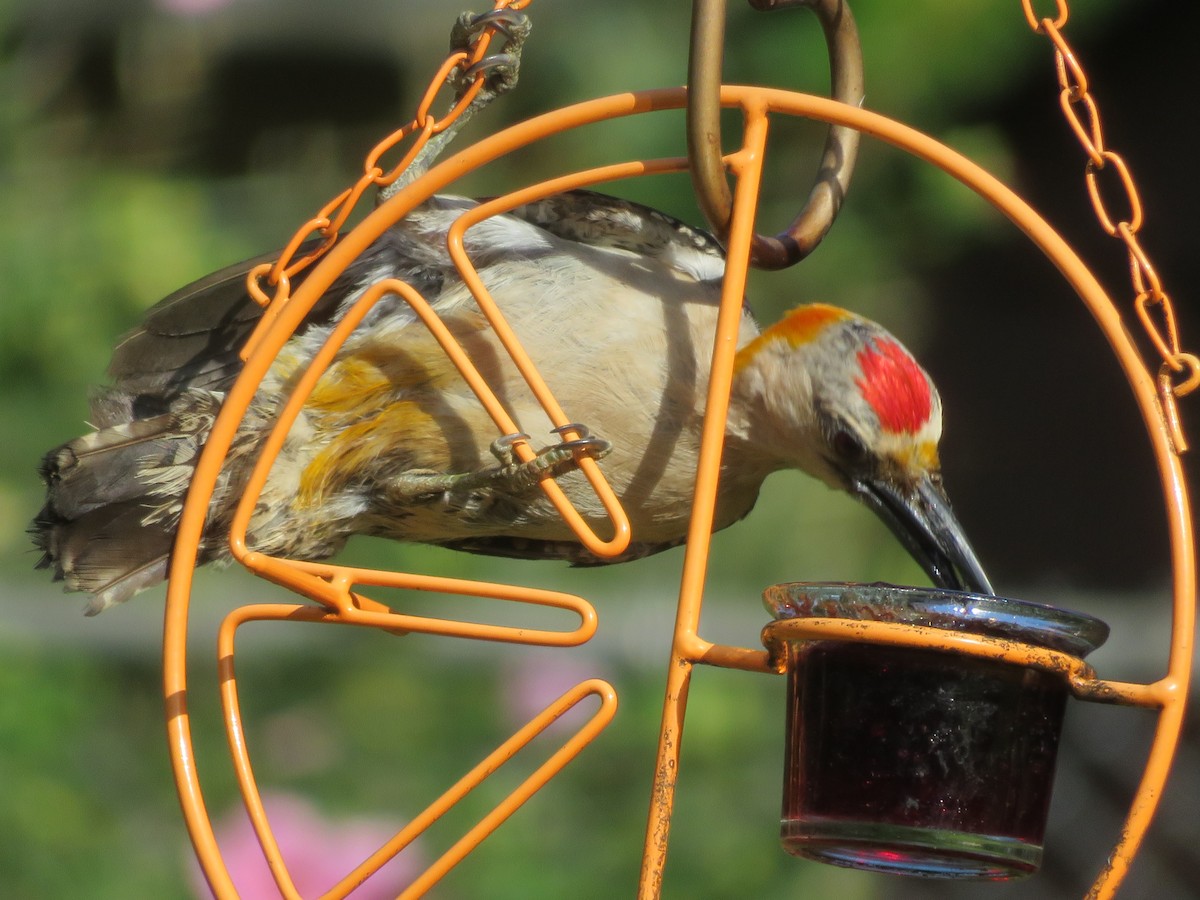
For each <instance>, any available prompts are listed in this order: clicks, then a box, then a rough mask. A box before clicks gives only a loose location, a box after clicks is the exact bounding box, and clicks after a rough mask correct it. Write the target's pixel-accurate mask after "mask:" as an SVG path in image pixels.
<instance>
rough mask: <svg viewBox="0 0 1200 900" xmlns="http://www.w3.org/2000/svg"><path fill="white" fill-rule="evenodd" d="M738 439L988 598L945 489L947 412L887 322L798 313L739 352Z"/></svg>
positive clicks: (940, 579) (944, 578) (830, 310)
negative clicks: (854, 502)
mask: <svg viewBox="0 0 1200 900" xmlns="http://www.w3.org/2000/svg"><path fill="white" fill-rule="evenodd" d="M730 424H731V433H740V435H741V436H743V437H744V438H745V439H746V440H747V441H749V442H750V444H751V445H753V446H754V447H755V448H756V452H762V453H764V454H766V457H767V460H768V462H767V465H769V466H772V467H775V468H791V467H794V468H799V469H801V470H803V471H805V472H807V473H809V474H810V475H813V476H815V477H817V478H820V479H821V480H822V481H824V482H825V483H826V484H829V485H830V486H832V487H835V488H838V489H841V490H844V491H847V492H849V493H850V494H852V495H854V496H855V497H857V498H858V499H860V500H862V501H863V502H864V503H865V504H866V505H867V506H869V507H870V508H871V509H873V510H874V511H875V513H876V514H877V515H878V516H879V517H880V518H881V519H883V521H884V522H886V523H887V525H888V527H889V528H891V530H892V531H893V533H895V535H896V536H897V537H898V538H899V539H900V541H901V543H903V544H904V546H905V548H906V549H907V550H908V551H909V552H910V553H911V554H912V555H913V557H914V558H915V559H916V560H917V562H919V563H920V564H921V566H922V568H924V569H925V571H926V573H927V574H928V575H929V577H930V578H931V579H932V580H933V581H934V583H935V584H937V585H939V586H941V587H948V588H954V589H958V590H969V591H976V592H981V593H989V594H990V593H992V588H991V585H990V584H989V583H988V579H987V576H986V575H985V574H984V572H983V569H982V567H981V566H980V564H979V560H978V559H977V558H976V556H975V553H974V551H973V550H972V549H971V545H970V544H969V543H968V541H967V539H966V536H965V534H964V533H963V530H962V527H961V526H960V525H959V524H958V521H957V520H956V519H955V517H954V514H953V512H952V511H951V509H950V502H949V500H948V499H947V497H946V493H945V491H944V489H943V488H942V477H941V467H940V463H939V460H938V440H939V439H940V438H941V434H942V404H941V400H940V399H939V397H938V393H937V389H936V388H934V386H933V382H932V381H930V379H929V376H928V375H927V374H926V373H925V371H924V370H923V369H922V368H921V367H920V366H919V365H918V364H917V362H916V361H915V360H914V359H913V358H912V356H911V355H910V354H909V352H908V351H907V350H905V349H904V347H903V346H902V345H901V344H900V342H899V341H897V340H896V339H895V338H894V337H892V336H891V335H890V334H889V333H888V332H887V331H885V330H884V329H883V328H882V327H880V326H879V325H876V324H875V323H874V322H871V321H868V320H867V319H863V318H860V317H859V316H856V315H854V314H853V313H849V312H847V311H845V310H842V309H838V308H836V307H833V306H825V305H820V304H817V305H812V306H802V307H799V308H798V309H795V310H793V311H792V312H791V313H789V314H788V315H787V316H785V317H784V318H783V319H782V320H780V321H779V322H777V323H775V324H774V325H772V326H771V327H769V328H767V329H766V330H765V331H764V332H763V333H762V334H761V335H759V336H758V337H756V338H754V339H753V340H751V341H750V342H749V343H747V344H746V345H745V346H743V347H742V348H741V350H739V351H738V356H737V362H736V367H735V372H734V387H733V399H732V400H731V409H730Z"/></svg>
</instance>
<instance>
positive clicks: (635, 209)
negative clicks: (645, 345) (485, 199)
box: [93, 191, 724, 427]
mask: <svg viewBox="0 0 1200 900" xmlns="http://www.w3.org/2000/svg"><path fill="white" fill-rule="evenodd" d="M470 205H472V202H471V201H466V200H459V199H458V198H448V197H447V198H440V197H439V198H434V200H433V201H431V203H430V205H429V208H430V209H438V210H442V211H454V210H456V209H466V208H469V206H470ZM510 215H512V216H513V217H514V218H516V219H519V220H521V221H524V222H526V223H528V224H530V225H534V226H536V227H537V228H539V229H541V230H542V231H544V232H547V233H548V234H551V235H553V236H555V237H557V238H560V239H562V240H567V241H573V242H575V243H579V244H585V245H590V246H594V247H603V248H609V249H617V250H624V251H628V252H631V253H636V254H639V255H643V256H647V257H653V258H656V259H658V260H660V261H661V262H663V263H664V264H666V265H668V266H669V267H671V268H674V269H676V270H678V271H680V272H682V273H684V274H687V275H689V276H691V277H693V278H695V279H696V280H698V281H712V280H717V279H719V278H720V277H721V275H722V274H723V271H724V252H723V251H722V249H721V246H720V244H719V243H717V241H716V239H715V238H713V237H712V236H711V235H708V234H706V233H705V232H703V231H699V230H697V229H694V228H691V227H690V226H688V225H686V224H684V223H683V222H680V221H679V220H677V219H674V218H672V217H670V216H668V215H665V214H664V213H661V212H659V211H658V210H654V209H651V208H650V207H647V206H642V205H641V204H638V203H634V202H632V201H629V200H622V199H619V198H616V197H610V196H607V195H605V194H599V193H595V192H593V191H570V192H567V193H563V194H557V195H555V196H552V197H548V198H546V199H544V200H540V201H536V202H534V203H529V204H526V205H524V206H520V207H517V208H516V209H514V210H513V211H512V212H511V213H510ZM438 221H439V222H442V221H444V219H441V218H439V219H438ZM424 229H425V223H424V222H423V210H422V208H418V209H417V210H414V211H413V213H410V215H409V217H408V218H407V219H404V220H401V221H400V222H399V223H397V225H396V226H394V227H393V228H392V229H390V230H389V232H388V233H387V234H386V235H385V236H384V237H382V238H380V240H378V241H376V242H375V244H373V245H372V246H371V247H370V248H368V250H366V251H365V252H364V253H363V254H362V255H361V256H360V257H359V258H358V259H357V260H355V261H354V262H353V263H352V264H351V265H350V266H348V267H347V268H346V270H345V271H344V272H343V273H342V274H341V275H340V276H339V277H338V278H337V280H336V281H334V283H333V284H332V285H331V286H330V287H329V289H328V290H327V291H326V292H325V293H324V295H323V296H322V297H321V299H320V300H318V301H317V303H316V305H315V306H314V307H313V309H312V310H311V311H310V312H309V314H308V316H307V317H306V319H305V325H304V328H305V329H307V328H309V327H312V326H313V325H318V324H322V323H325V322H328V321H330V320H331V319H334V318H336V316H337V314H338V311H339V309H340V307H341V305H342V301H343V300H345V299H346V297H347V296H349V295H351V294H353V293H354V292H355V291H356V290H357V289H360V288H361V287H362V286H363V282H364V280H366V279H367V278H368V276H370V275H373V274H377V273H379V272H380V271H387V272H388V274H395V275H396V276H398V277H401V278H405V279H406V280H409V281H410V283H413V286H414V287H415V288H417V290H419V291H421V292H422V293H423V294H425V296H426V297H427V298H428V299H431V300H433V299H436V298H435V297H432V296H430V294H431V292H436V291H437V290H438V289H439V288H440V287H441V284H442V282H443V281H444V279H445V278H446V276H447V275H448V274H449V271H451V266H450V263H449V261H448V260H447V259H445V254H444V252H442V251H441V250H440V248H438V247H437V243H436V242H431V241H429V240H428V235H427V234H425V233H424ZM318 241H319V239H314V240H312V241H309V242H307V243H305V244H303V245H301V247H300V249H299V250H298V251H297V256H303V255H304V254H306V253H308V252H309V251H310V250H312V249H314V248H315V247H316V245H317V243H318ZM431 243H433V244H434V246H433V247H431V246H430V244H431ZM431 250H433V251H434V253H432V254H431ZM278 256H279V254H278V253H270V254H264V255H262V256H258V257H255V258H254V259H249V260H246V261H244V262H240V263H236V264H235V265H232V266H228V267H227V268H224V269H221V270H220V271H217V272H214V273H212V274H211V275H207V276H205V277H204V278H201V279H199V280H198V281H194V282H192V283H191V284H189V285H186V286H185V287H182V288H180V289H179V290H177V291H175V292H174V293H172V294H170V295H169V296H167V297H165V298H164V299H163V300H161V301H160V302H159V303H157V304H156V305H155V306H153V307H151V309H150V310H149V311H148V312H147V313H146V315H145V318H144V319H143V321H142V322H141V324H140V325H139V326H138V327H137V328H135V329H134V330H133V331H131V332H129V333H128V334H126V335H125V336H124V337H123V338H122V339H121V340H120V342H119V343H118V344H117V347H116V348H115V350H114V351H113V356H112V360H111V362H110V364H109V368H108V374H109V376H110V377H111V378H112V379H113V382H114V385H115V388H116V391H117V392H119V393H120V394H123V395H127V396H129V397H132V398H133V400H132V402H133V403H134V404H135V409H136V415H135V416H134V417H135V418H141V417H144V416H147V415H157V414H159V413H161V412H162V411H163V410H164V409H165V408H166V406H167V404H169V402H170V400H171V399H173V398H174V397H177V396H179V395H180V394H182V393H183V392H184V391H186V390H188V389H193V388H199V389H203V390H210V391H218V392H219V391H224V390H226V389H228V387H229V386H230V385H231V384H232V383H233V380H234V379H235V378H236V377H237V374H238V372H239V371H241V366H242V363H241V359H240V358H239V356H238V351H239V350H240V348H241V347H242V345H243V344H244V343H245V341H246V339H247V338H248V337H249V336H250V333H251V332H252V331H253V329H254V327H255V325H256V324H257V323H258V320H259V318H260V317H261V315H262V312H263V311H262V308H261V307H260V306H259V305H258V304H257V303H255V302H254V301H253V300H252V299H251V298H250V296H249V294H248V293H247V292H246V276H247V275H248V273H249V272H250V271H251V270H252V269H253V268H254V267H256V266H258V265H261V264H263V263H267V262H271V261H273V260H275V259H277V258H278ZM303 278H304V275H303V274H302V275H300V276H298V277H297V278H296V280H295V281H294V282H293V285H292V287H293V289H295V288H296V287H297V286H299V284H301V283H302V282H303ZM114 395H115V394H114V392H112V391H110V392H108V394H107V396H108V397H109V398H111V397H112V396H114ZM99 405H100V406H101V407H102V408H101V409H100V410H99V411H98V413H99V418H101V419H104V418H105V415H104V409H103V406H104V403H103V402H101V403H100V404H99ZM110 415H111V414H110ZM93 424H96V425H99V426H100V427H103V426H104V425H105V424H109V423H108V422H107V421H98V422H95V423H93Z"/></svg>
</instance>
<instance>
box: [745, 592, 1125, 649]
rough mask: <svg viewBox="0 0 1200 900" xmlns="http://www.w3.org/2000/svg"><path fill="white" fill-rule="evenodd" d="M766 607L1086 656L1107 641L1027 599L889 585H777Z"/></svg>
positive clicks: (1087, 621)
mask: <svg viewBox="0 0 1200 900" xmlns="http://www.w3.org/2000/svg"><path fill="white" fill-rule="evenodd" d="M763 605H764V606H766V608H767V611H768V612H769V613H771V614H772V615H773V616H774V617H775V618H776V619H812V618H829V619H854V620H857V621H875V622H895V623H900V624H906V625H922V626H926V627H932V628H942V629H945V630H947V631H960V632H967V633H969V634H980V635H984V636H986V637H997V638H1007V639H1009V640H1017V641H1021V642H1023V643H1027V644H1034V645H1037V646H1039V647H1045V648H1047V649H1050V650H1058V651H1061V652H1063V653H1069V654H1071V655H1073V656H1077V657H1079V658H1081V659H1082V658H1083V657H1085V656H1086V655H1087V654H1088V653H1090V652H1092V651H1093V650H1095V649H1096V648H1097V647H1099V646H1100V645H1101V644H1103V643H1104V642H1105V640H1107V638H1108V634H1109V627H1108V625H1107V624H1106V623H1105V622H1103V621H1101V620H1100V619H1097V618H1095V617H1094V616H1089V615H1087V614H1086V613H1080V612H1075V611H1073V610H1067V609H1060V608H1058V607H1054V606H1047V605H1045V604H1042V603H1034V602H1032V601H1028V600H1016V599H1013V598H1009V597H997V596H994V595H991V594H974V593H969V592H966V591H954V590H950V589H948V588H935V587H911V586H902V585H894V584H887V583H885V582H873V583H869V584H867V583H857V582H817V581H813V582H808V581H795V582H787V583H784V584H773V585H771V586H770V587H768V588H767V589H766V590H764V591H763Z"/></svg>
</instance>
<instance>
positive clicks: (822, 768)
mask: <svg viewBox="0 0 1200 900" xmlns="http://www.w3.org/2000/svg"><path fill="white" fill-rule="evenodd" d="M817 587H821V586H811V585H808V586H805V585H787V586H777V588H776V589H772V590H777V589H778V588H788V589H790V590H791V591H792V592H793V594H794V592H795V591H797V590H799V589H800V588H804V589H805V590H807V591H809V592H810V593H809V595H806V600H811V599H812V598H811V592H812V591H813V590H814V588H817ZM849 587H850V586H846V585H838V586H836V588H837V589H838V590H840V591H842V592H843V593H846V592H847V591H848V590H849ZM822 589H824V590H829V589H831V587H829V586H826V587H823V588H822ZM885 590H886V591H887V592H889V593H888V594H887V599H888V600H890V601H894V600H897V599H899V600H902V601H904V603H903V604H902V605H903V606H904V610H903V611H901V613H899V614H897V613H896V611H895V610H893V609H891V608H890V606H889V605H888V604H887V603H882V604H881V602H880V597H879V596H872V595H871V592H872V591H879V592H883V591H885ZM897 590H899V589H896V588H893V587H891V586H883V585H880V586H869V585H868V586H861V585H860V586H853V591H852V592H850V596H849V599H847V598H846V597H842V598H841V599H840V600H839V602H838V604H836V608H835V607H831V606H830V603H829V598H828V597H822V599H821V600H820V602H816V603H807V604H806V603H799V604H797V603H794V602H793V603H789V604H784V605H780V604H779V603H775V604H774V606H773V609H774V610H775V611H776V612H777V614H778V615H780V617H782V618H788V617H817V616H820V617H830V616H831V615H834V614H836V613H841V615H840V617H843V618H845V617H848V616H847V614H848V613H854V614H855V615H854V617H855V618H869V619H876V620H884V621H909V620H910V619H916V620H919V621H913V624H923V625H932V626H933V627H951V628H955V629H958V630H970V631H975V632H981V633H990V634H993V635H994V636H1007V637H1019V638H1021V639H1024V640H1026V641H1028V642H1031V643H1032V642H1034V641H1031V640H1030V635H1029V633H1028V629H1029V628H1030V622H1029V616H1030V608H1033V612H1034V613H1035V614H1036V613H1037V611H1038V610H1043V609H1046V608H1044V607H1035V606H1034V605H1033V604H1026V603H1019V602H1018V601H1007V602H1008V603H1012V604H1016V606H1009V607H1005V608H1004V609H1003V611H1002V612H1003V613H1004V615H1000V614H992V613H995V605H996V604H997V603H1005V602H1006V601H1003V600H1000V598H985V600H986V602H985V603H983V604H982V605H977V604H968V605H967V606H966V607H964V608H960V609H955V608H953V607H954V604H953V603H952V604H951V605H950V606H948V607H947V606H945V605H943V606H940V607H939V608H937V609H935V610H932V611H931V609H930V607H929V606H928V605H925V606H920V607H919V608H918V609H917V611H916V612H915V613H914V611H913V607H912V605H911V604H909V603H908V602H907V601H909V600H911V599H912V598H911V597H909V596H907V595H905V594H903V593H901V594H900V595H897V594H896V592H897ZM904 590H907V591H916V590H917V589H904ZM932 593H936V594H938V595H939V596H940V597H941V599H945V595H951V599H952V600H954V601H955V602H958V601H957V598H961V597H970V596H971V595H954V592H946V591H936V592H934V591H932V589H931V590H930V591H926V592H924V593H923V594H922V595H921V596H923V597H925V598H926V599H928V596H929V595H930V594H932ZM768 599H769V605H771V603H770V598H768ZM989 609H990V610H991V613H989V612H988V610H989ZM1052 613H1053V614H1054V615H1053V617H1054V618H1055V620H1056V622H1060V618H1061V617H1062V616H1073V615H1074V614H1067V613H1062V612H1061V611H1058V610H1054V611H1052ZM1014 614H1016V615H1014ZM945 615H950V619H945V618H944V616H945ZM1006 617H1007V618H1006ZM1079 618H1080V619H1081V620H1086V621H1085V623H1084V624H1085V625H1087V626H1088V627H1089V628H1091V631H1090V632H1089V634H1088V636H1087V638H1088V640H1087V643H1088V646H1087V647H1086V648H1084V649H1083V650H1082V651H1080V649H1079V645H1078V644H1077V642H1074V641H1073V639H1072V635H1071V634H1069V633H1067V634H1065V636H1060V635H1058V634H1057V633H1055V634H1051V635H1050V636H1049V637H1047V636H1046V635H1045V634H1041V637H1042V638H1043V641H1041V643H1042V644H1043V645H1049V646H1051V647H1053V648H1054V649H1062V650H1064V651H1065V652H1080V653H1081V654H1082V652H1086V650H1087V649H1091V646H1094V645H1096V644H1098V643H1099V641H1101V640H1103V635H1104V634H1106V633H1107V629H1106V628H1105V627H1104V626H1103V623H1098V622H1097V621H1096V620H1094V619H1090V618H1088V617H1079ZM964 623H965V624H966V625H967V626H969V627H966V628H963V627H962V625H963V624H964ZM1092 623H1094V625H1093V624H1092ZM1060 624H1061V622H1060ZM1057 628H1058V625H1055V626H1052V627H1051V631H1054V630H1055V629H1057ZM1068 631H1069V629H1068ZM1097 636H1098V639H1097ZM1067 693H1068V690H1067V684H1066V681H1065V680H1064V679H1063V678H1062V677H1061V676H1059V675H1056V674H1052V673H1049V672H1044V671H1041V670H1038V669H1031V668H1025V667H1022V666H1015V665H1010V664H1006V663H999V662H993V661H990V660H983V659H979V658H974V657H969V656H963V655H958V654H952V653H946V652H940V651H933V650H922V649H909V648H901V647H890V646H886V645H881V644H869V643H864V642H857V641H845V642H840V641H812V642H796V643H795V644H793V646H792V666H791V669H790V671H789V675H788V719H787V749H786V756H785V763H784V798H783V816H782V836H783V843H784V846H785V848H786V849H787V850H788V851H789V852H791V853H794V854H796V855H799V856H804V857H808V858H812V859H819V860H822V861H825V862H832V863H836V864H839V865H847V866H854V867H856V868H869V869H877V870H883V871H890V872H896V873H903V874H911V875H926V876H933V877H951V878H955V877H957V878H996V879H999V878H1011V877H1014V876H1019V875H1023V874H1028V873H1030V872H1033V871H1035V870H1036V869H1037V867H1038V865H1039V863H1040V860H1041V854H1042V838H1043V833H1044V831H1045V823H1046V815H1047V811H1048V809H1049V804H1050V795H1051V789H1052V785H1053V777H1054V765H1055V759H1056V755H1057V751H1058V739H1059V734H1060V732H1061V728H1062V719H1063V713H1064V710H1065V706H1066V699H1067Z"/></svg>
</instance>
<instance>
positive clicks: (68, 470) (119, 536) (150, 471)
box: [30, 391, 220, 615]
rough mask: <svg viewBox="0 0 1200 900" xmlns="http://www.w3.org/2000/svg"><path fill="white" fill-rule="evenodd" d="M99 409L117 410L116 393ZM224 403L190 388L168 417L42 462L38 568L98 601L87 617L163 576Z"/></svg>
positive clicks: (117, 428) (131, 425) (111, 432)
mask: <svg viewBox="0 0 1200 900" xmlns="http://www.w3.org/2000/svg"><path fill="white" fill-rule="evenodd" d="M102 402H103V403H104V404H107V408H108V410H109V411H110V412H111V409H112V408H113V405H114V398H113V397H112V395H107V396H106V397H105V398H103V400H102ZM117 405H119V404H117ZM219 405H220V396H219V395H216V394H212V393H209V392H201V391H189V392H187V393H186V394H184V395H182V396H181V397H178V398H176V399H175V400H174V401H173V402H172V403H171V407H172V409H171V410H170V411H169V412H165V413H162V414H160V415H155V416H151V417H149V418H145V419H137V420H134V421H127V422H118V423H115V424H109V425H107V427H104V428H101V429H100V430H98V431H95V432H92V433H91V434H87V435H84V436H83V437H80V438H77V439H76V440H74V441H71V442H70V443H67V444H64V445H63V446H61V447H58V448H57V449H55V450H52V451H50V452H49V453H48V454H47V455H46V457H45V459H44V460H43V461H42V466H41V475H42V480H43V481H44V482H45V484H46V503H45V506H43V507H42V510H41V512H40V513H39V514H38V515H37V517H36V518H35V519H34V521H33V524H32V526H31V527H30V534H31V535H32V537H33V542H34V544H35V545H36V546H37V547H38V549H40V550H41V551H42V557H41V559H40V560H39V561H38V563H37V567H38V568H52V569H53V571H54V578H55V580H56V581H63V582H64V583H65V586H66V588H67V590H70V591H86V592H88V593H90V594H92V602H91V604H90V605H89V606H88V608H87V613H88V615H95V614H96V613H98V612H101V611H102V610H104V609H107V608H108V607H110V606H114V605H116V604H118V603H121V602H123V601H125V600H127V599H129V598H130V597H132V596H133V595H134V594H136V593H137V592H138V591H141V590H143V589H145V588H148V587H152V586H154V585H155V584H158V583H159V582H161V581H163V580H164V579H165V578H166V574H167V565H168V562H169V559H170V553H171V547H172V545H173V543H174V538H175V525H176V523H177V522H178V516H179V508H180V506H181V504H182V501H183V497H184V494H185V492H186V491H187V488H188V484H189V483H190V481H191V475H192V470H193V466H194V460H195V457H196V456H197V455H198V453H199V450H200V447H201V446H202V445H203V442H204V440H205V439H206V438H207V436H208V432H209V429H210V428H211V425H212V420H213V417H214V416H215V414H216V410H217V408H218V407H219ZM100 418H102V419H103V417H100Z"/></svg>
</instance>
